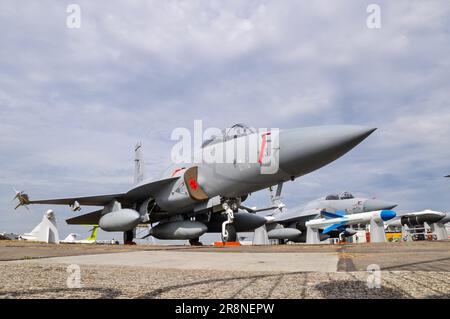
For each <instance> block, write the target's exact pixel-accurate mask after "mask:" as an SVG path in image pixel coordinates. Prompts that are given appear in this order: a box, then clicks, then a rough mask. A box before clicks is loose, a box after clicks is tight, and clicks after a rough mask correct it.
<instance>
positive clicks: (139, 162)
mask: <svg viewBox="0 0 450 319" xmlns="http://www.w3.org/2000/svg"><path fill="white" fill-rule="evenodd" d="M141 148H142V144H141V142H138V143H137V144H136V146H135V147H134V184H135V185H136V184H139V183H140V182H142V181H143V180H144V160H143V158H142V150H141Z"/></svg>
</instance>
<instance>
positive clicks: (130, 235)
mask: <svg viewBox="0 0 450 319" xmlns="http://www.w3.org/2000/svg"><path fill="white" fill-rule="evenodd" d="M133 239H134V231H133V230H129V231H126V232H124V233H123V243H124V244H125V245H133V244H134V242H133Z"/></svg>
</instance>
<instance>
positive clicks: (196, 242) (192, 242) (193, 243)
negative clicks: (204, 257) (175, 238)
mask: <svg viewBox="0 0 450 319" xmlns="http://www.w3.org/2000/svg"><path fill="white" fill-rule="evenodd" d="M189 244H190V245H191V246H203V244H202V242H201V241H200V238H199V237H197V238H192V239H189Z"/></svg>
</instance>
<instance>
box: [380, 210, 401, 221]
mask: <svg viewBox="0 0 450 319" xmlns="http://www.w3.org/2000/svg"><path fill="white" fill-rule="evenodd" d="M395 216H397V214H396V213H395V212H394V211H392V210H382V211H381V214H380V217H381V219H382V220H384V221H387V220H390V219H392V218H394V217H395Z"/></svg>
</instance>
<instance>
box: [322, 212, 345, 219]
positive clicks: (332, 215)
mask: <svg viewBox="0 0 450 319" xmlns="http://www.w3.org/2000/svg"><path fill="white" fill-rule="evenodd" d="M322 215H323V216H324V217H325V218H327V219H330V218H340V217H344V216H345V213H344V212H341V211H337V212H334V213H331V212H326V211H322Z"/></svg>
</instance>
